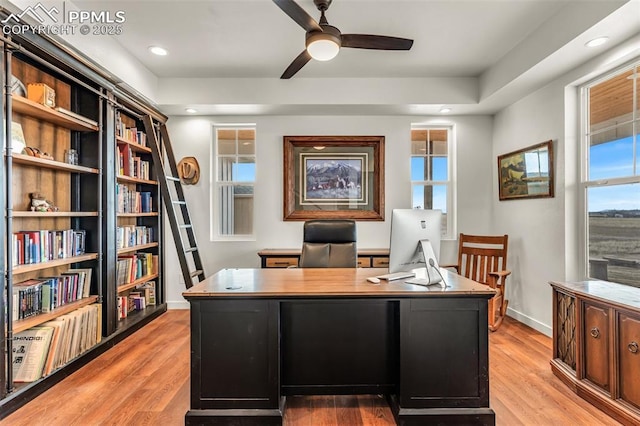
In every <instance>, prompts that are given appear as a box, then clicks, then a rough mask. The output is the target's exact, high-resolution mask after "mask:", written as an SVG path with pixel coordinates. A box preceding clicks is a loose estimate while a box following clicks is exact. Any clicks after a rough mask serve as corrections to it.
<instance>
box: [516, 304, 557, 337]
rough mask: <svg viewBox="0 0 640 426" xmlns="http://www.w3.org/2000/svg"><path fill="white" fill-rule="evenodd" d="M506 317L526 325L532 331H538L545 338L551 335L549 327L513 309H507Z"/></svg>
mask: <svg viewBox="0 0 640 426" xmlns="http://www.w3.org/2000/svg"><path fill="white" fill-rule="evenodd" d="M507 315H508V316H510V317H511V318H513V319H515V320H518V321H520V322H521V323H523V324H526V325H528V326H529V327H531V328H533V329H534V330H537V331H539V332H540V333H542V334H544V335H545V336H549V337H551V334H552V331H553V330H552V328H551V326H549V325H547V324H544V323H541V322H540V321H538V320H537V319H534V318H531V317H530V316H528V315H525V314H523V313H522V312H519V311H516V310H515V309H512V308H507Z"/></svg>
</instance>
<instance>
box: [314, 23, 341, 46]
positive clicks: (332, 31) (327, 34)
mask: <svg viewBox="0 0 640 426" xmlns="http://www.w3.org/2000/svg"><path fill="white" fill-rule="evenodd" d="M318 39H321V40H331V41H333V42H334V43H335V44H337V45H338V47H340V46H342V37H341V33H340V30H339V29H337V28H336V27H334V26H332V25H322V31H309V32H308V33H307V38H306V44H305V45H306V46H307V47H309V45H310V44H311V43H313V42H314V41H316V40H318Z"/></svg>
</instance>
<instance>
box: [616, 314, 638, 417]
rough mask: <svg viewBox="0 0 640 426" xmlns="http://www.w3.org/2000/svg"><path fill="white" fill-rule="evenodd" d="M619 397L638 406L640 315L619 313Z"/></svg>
mask: <svg viewBox="0 0 640 426" xmlns="http://www.w3.org/2000/svg"><path fill="white" fill-rule="evenodd" d="M618 327H619V330H620V336H619V337H620V338H619V340H618V353H619V354H620V355H619V356H620V359H619V368H620V376H619V377H620V398H622V399H624V400H625V401H627V402H628V403H630V404H632V405H634V406H636V407H638V408H640V379H639V378H640V348H639V347H638V345H640V317H631V316H628V315H626V314H620V317H619V323H618Z"/></svg>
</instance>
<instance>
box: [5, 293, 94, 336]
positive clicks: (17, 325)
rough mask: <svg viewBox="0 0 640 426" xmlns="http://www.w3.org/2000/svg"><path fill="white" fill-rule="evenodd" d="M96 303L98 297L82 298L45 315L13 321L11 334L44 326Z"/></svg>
mask: <svg viewBox="0 0 640 426" xmlns="http://www.w3.org/2000/svg"><path fill="white" fill-rule="evenodd" d="M97 301H98V296H89V297H85V298H82V299H80V300H76V301H74V302H70V303H67V304H66V305H62V306H60V307H58V308H56V309H54V310H52V311H51V312H46V313H42V314H38V315H34V316H32V317H29V318H25V319H22V320H18V321H15V322H14V323H13V332H14V333H19V332H21V331H24V330H27V329H29V328H31V327H35V326H36V325H40V324H44V323H45V322H47V321H51V320H52V319H55V318H58V317H59V316H62V315H64V314H68V313H69V312H73V311H75V310H76V309H78V308H81V307H83V306H87V305H91V304H92V303H96V302H97Z"/></svg>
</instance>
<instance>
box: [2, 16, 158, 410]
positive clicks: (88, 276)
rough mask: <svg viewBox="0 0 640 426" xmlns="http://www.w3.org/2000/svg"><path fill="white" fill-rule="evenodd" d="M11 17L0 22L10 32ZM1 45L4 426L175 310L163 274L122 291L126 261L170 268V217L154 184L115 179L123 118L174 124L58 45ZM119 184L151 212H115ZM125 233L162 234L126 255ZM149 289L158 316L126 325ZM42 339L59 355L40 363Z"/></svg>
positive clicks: (8, 41)
mask: <svg viewBox="0 0 640 426" xmlns="http://www.w3.org/2000/svg"><path fill="white" fill-rule="evenodd" d="M7 13H8V12H6V11H5V10H0V20H2V19H5V18H7ZM5 35H6V34H5ZM0 44H1V46H2V49H3V52H2V53H3V54H2V55H1V56H0V70H2V71H0V74H1V75H2V80H3V82H4V83H5V86H4V87H5V88H6V90H5V93H4V96H3V98H2V101H1V102H0V105H1V106H2V118H1V119H0V121H1V127H2V128H3V129H4V130H3V132H4V135H5V137H4V138H2V139H3V143H4V145H3V152H2V157H3V158H2V162H0V182H1V185H0V210H1V211H2V215H3V220H2V221H1V222H0V235H1V236H2V237H3V241H2V244H0V259H2V260H3V262H2V271H1V275H2V278H1V279H0V330H2V332H0V418H2V417H4V416H6V415H8V414H10V413H11V412H12V411H14V410H15V409H17V408H18V407H20V406H21V405H23V404H24V403H25V402H27V401H29V400H31V399H33V398H34V397H35V396H37V395H38V394H40V393H42V392H43V391H45V390H46V389H48V388H50V387H51V386H52V385H54V384H55V383H56V382H57V381H60V380H62V379H64V378H65V377H67V376H69V374H71V373H72V372H73V371H75V370H76V369H78V368H80V367H81V366H83V365H85V364H87V363H88V362H89V361H90V360H91V359H92V358H93V357H95V356H97V355H99V354H100V353H101V352H104V351H105V350H107V349H108V348H110V347H112V346H113V345H114V344H116V343H117V342H119V341H120V340H122V339H124V338H125V337H127V336H128V335H130V334H131V333H132V332H133V331H135V330H136V329H137V328H139V327H141V326H143V325H145V324H146V323H147V322H148V321H150V320H152V319H153V318H155V317H156V316H158V315H160V314H161V313H162V312H164V311H165V310H166V303H165V301H164V291H163V290H164V289H163V285H164V284H163V281H162V279H161V278H162V277H161V273H160V271H161V269H160V268H157V269H156V271H155V272H153V273H151V274H146V275H145V276H143V277H140V278H141V279H140V280H139V281H134V282H129V283H127V285H128V287H122V286H118V284H117V281H116V277H117V276H116V268H117V261H118V257H119V256H123V255H134V256H135V255H137V254H138V253H148V254H151V255H155V256H156V257H159V258H161V253H162V250H161V241H162V228H161V223H162V217H161V214H160V212H162V205H161V204H160V202H159V196H158V190H157V183H156V182H155V180H154V179H153V175H150V176H149V177H148V178H146V179H142V178H141V177H138V176H135V177H132V176H127V177H118V176H117V175H118V172H117V170H116V167H118V163H117V159H118V155H117V154H116V152H117V151H118V149H117V146H118V145H119V144H120V142H117V138H116V120H115V117H116V112H117V111H119V110H126V111H127V113H128V114H129V115H130V117H131V120H133V122H134V123H133V125H134V126H135V125H137V124H138V123H139V122H140V119H141V117H143V116H151V117H152V118H153V119H154V120H156V121H157V122H164V121H165V120H166V117H165V116H164V115H162V114H161V113H160V112H159V111H158V110H157V109H156V108H155V107H154V106H152V105H149V104H147V103H146V101H145V100H144V99H142V98H141V97H139V96H138V95H137V94H135V93H132V92H129V91H127V89H125V88H123V87H122V86H121V82H120V81H116V80H115V79H114V80H110V79H109V78H110V77H108V76H110V75H111V74H110V73H108V72H106V71H105V70H102V69H99V68H98V67H97V66H95V65H93V64H92V63H91V62H89V61H86V60H84V59H83V58H82V56H81V55H76V54H73V55H72V54H70V53H69V50H68V49H66V47H64V46H62V45H60V44H59V43H58V42H56V41H54V40H52V39H49V38H46V39H45V38H40V37H39V36H37V35H34V34H30V33H27V32H25V33H23V34H19V35H14V34H12V35H11V37H4V38H2V39H1V40H0ZM18 82H19V83H18ZM29 84H36V86H37V87H38V88H39V89H40V90H41V91H42V90H44V91H46V92H47V93H48V94H49V96H48V97H47V102H44V103H41V102H39V100H38V99H37V98H35V97H34V96H30V94H29V92H28V87H29ZM21 86H24V87H25V88H26V89H23V88H22V87H21ZM9 88H11V89H10V90H9ZM32 94H33V93H32ZM122 143H126V142H122ZM148 152H150V150H148V148H147V150H146V151H144V154H141V156H145V155H147V154H148ZM148 158H150V156H147V159H148ZM145 167H146V168H148V169H151V167H147V166H145ZM117 183H122V184H125V185H128V186H129V188H132V189H134V188H135V190H136V191H139V192H141V191H148V192H150V193H152V194H153V195H152V198H153V199H154V201H153V208H152V211H151V212H149V213H146V212H142V211H135V212H129V213H124V212H119V211H116V205H117V196H118V195H117V188H118V187H117ZM119 222H120V224H130V225H131V226H133V227H138V228H140V227H143V226H144V227H147V228H152V229H153V235H154V238H153V240H152V241H149V242H141V241H137V240H136V243H135V245H134V246H133V247H126V248H118V246H117V243H118V232H117V228H118V226H120V224H119ZM160 263H161V260H159V261H158V264H160ZM142 278H144V280H142ZM148 281H153V282H154V283H155V287H156V288H155V290H156V291H155V305H154V306H153V308H151V309H147V310H146V311H144V312H141V313H140V314H139V315H135V317H134V318H129V320H128V321H118V320H117V312H118V311H117V301H118V295H122V294H126V293H130V292H131V291H137V290H138V289H136V288H135V287H136V286H137V285H138V284H144V283H146V282H148ZM61 324H64V329H65V330H72V333H73V336H72V337H71V338H65V337H63V333H65V331H64V330H63V329H62V328H63V327H62V326H61ZM69 324H71V325H69ZM34 333H51V334H52V335H50V337H45V338H44V339H45V340H44V341H45V342H48V341H49V339H50V341H51V342H59V343H60V344H59V345H58V343H46V344H43V345H41V347H42V350H40V351H34V352H31V351H32V348H33V346H34V345H31V347H30V345H29V344H27V343H28V342H29V341H35V340H38V341H41V340H39V338H32V339H30V337H29V336H30V335H31V336H33V335H34ZM43 335H44V334H43ZM25 342H27V343H25ZM33 353H36V354H44V355H42V356H39V357H36V358H37V359H45V363H44V364H43V366H42V367H40V366H38V368H35V369H32V370H30V373H29V374H26V373H25V374H23V372H21V371H20V370H21V368H20V367H19V365H26V364H27V363H29V362H30V359H31V358H33V357H32V354H33ZM56 354H58V355H56ZM29 365H32V364H30V363H29ZM31 372H33V373H32V374H31Z"/></svg>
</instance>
